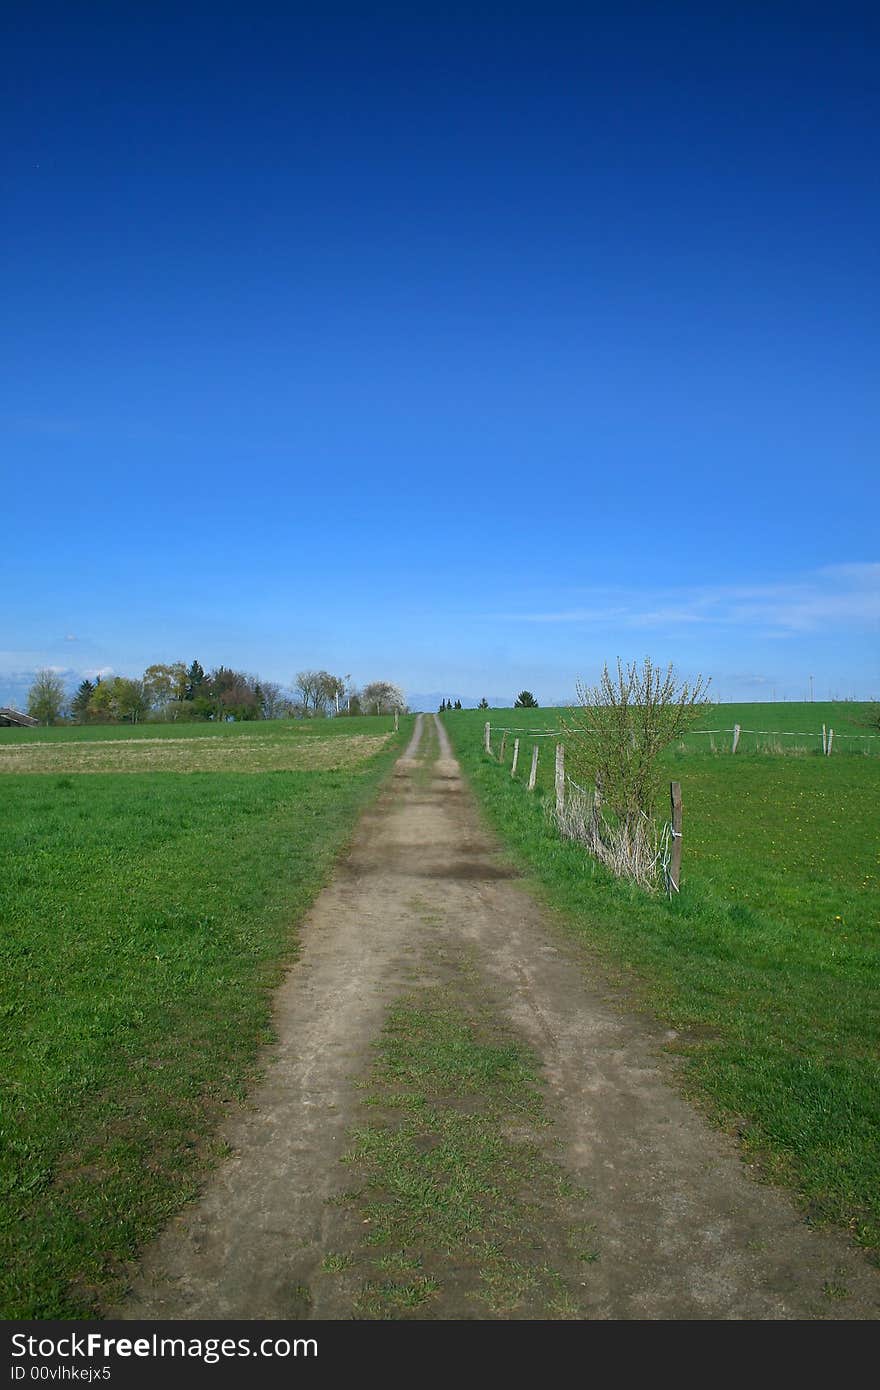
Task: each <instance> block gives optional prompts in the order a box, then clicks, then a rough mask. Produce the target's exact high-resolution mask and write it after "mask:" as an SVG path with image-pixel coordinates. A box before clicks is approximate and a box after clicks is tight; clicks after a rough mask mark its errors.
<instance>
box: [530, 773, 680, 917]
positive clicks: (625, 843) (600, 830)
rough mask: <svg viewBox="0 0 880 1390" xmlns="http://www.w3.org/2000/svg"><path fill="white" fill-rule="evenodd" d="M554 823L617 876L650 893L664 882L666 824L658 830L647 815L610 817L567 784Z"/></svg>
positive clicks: (566, 835) (587, 797)
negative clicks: (562, 804)
mask: <svg viewBox="0 0 880 1390" xmlns="http://www.w3.org/2000/svg"><path fill="white" fill-rule="evenodd" d="M556 823H557V825H558V826H559V831H560V834H562V835H564V836H565V838H566V839H568V840H577V841H578V842H579V843H580V844H582V845H584V846H585V847H586V849H587V850H588V851H589V853H590V854H591V855H592V856H593V858H594V859H597V860H598V861H599V863H600V864H604V865H605V867H606V868H607V869H610V871H611V873H613V874H614V875H615V876H616V877H617V878H626V879H629V881H630V882H631V883H635V884H636V885H637V886H638V887H639V888H643V889H645V890H646V891H647V892H649V893H652V892H655V891H656V890H657V889H658V888H660V887H661V886H663V885H664V880H665V867H666V857H667V854H666V852H667V848H668V841H669V835H668V827H666V826H664V827H663V828H662V829H661V828H660V827H658V826H657V824H656V822H655V821H654V820H652V819H651V818H650V817H649V816H645V815H642V816H638V817H637V818H636V819H634V820H630V821H619V820H613V819H609V817H608V816H607V815H606V814H605V813H604V811H602V810H601V809H600V808H599V807H598V806H597V805H596V803H595V801H594V798H593V797H591V796H589V795H587V794H586V793H584V792H583V791H582V790H581V789H580V788H575V787H572V785H571V783H569V785H568V788H567V795H566V798H565V805H564V806H563V808H562V809H561V810H559V811H557V812H556Z"/></svg>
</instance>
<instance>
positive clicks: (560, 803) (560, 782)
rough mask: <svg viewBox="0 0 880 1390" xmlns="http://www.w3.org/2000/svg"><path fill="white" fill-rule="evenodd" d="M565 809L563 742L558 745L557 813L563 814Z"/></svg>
mask: <svg viewBox="0 0 880 1390" xmlns="http://www.w3.org/2000/svg"><path fill="white" fill-rule="evenodd" d="M564 810H565V748H564V747H563V745H562V744H561V743H557V745H556V814H557V815H561V813H562V812H563V811H564Z"/></svg>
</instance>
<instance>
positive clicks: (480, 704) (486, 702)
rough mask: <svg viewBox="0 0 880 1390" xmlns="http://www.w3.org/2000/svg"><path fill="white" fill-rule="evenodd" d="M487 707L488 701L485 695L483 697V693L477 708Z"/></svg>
mask: <svg viewBox="0 0 880 1390" xmlns="http://www.w3.org/2000/svg"><path fill="white" fill-rule="evenodd" d="M488 708H489V701H488V700H487V699H486V697H485V695H484V696H483V698H482V700H481V701H480V703H479V704H478V705H477V709H488Z"/></svg>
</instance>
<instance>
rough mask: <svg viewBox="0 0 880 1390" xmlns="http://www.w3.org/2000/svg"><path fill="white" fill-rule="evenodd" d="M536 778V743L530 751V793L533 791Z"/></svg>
mask: <svg viewBox="0 0 880 1390" xmlns="http://www.w3.org/2000/svg"><path fill="white" fill-rule="evenodd" d="M537 776H538V745H537V743H536V744H535V746H534V748H533V749H532V766H531V768H530V770H529V791H530V792H533V791H534V790H535V779H536V778H537Z"/></svg>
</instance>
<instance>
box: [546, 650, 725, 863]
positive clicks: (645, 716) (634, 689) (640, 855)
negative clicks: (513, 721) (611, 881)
mask: <svg viewBox="0 0 880 1390" xmlns="http://www.w3.org/2000/svg"><path fill="white" fill-rule="evenodd" d="M708 687H709V682H708V681H706V680H704V679H703V677H702V676H697V678H696V680H695V681H694V682H692V683H691V682H688V681H682V680H680V679H679V678H678V676H677V675H676V673H675V670H674V668H673V665H672V663H671V662H670V664H669V665H668V666H667V667H666V669H665V671H664V670H663V669H662V668H661V667H660V666H656V665H655V664H654V662H652V660H651V658H650V657H645V659H644V661H643V663H642V664H641V666H639V665H638V664H637V663H636V662H630V663H629V664H627V665H626V666H625V665H624V664H623V663H622V662H621V660H620V658H618V661H617V672H616V675H612V674H611V673H610V672H609V670H608V667H607V665H606V666H605V667H604V668H603V671H602V676H601V679H600V681H599V684H598V685H595V686H587V685H584V684H582V683H581V682H578V684H577V687H576V688H577V696H578V702H579V708H578V709H575V710H572V711H570V713H569V714H568V716H567V717H565V718H563V720H562V725H563V729H564V731H565V743H566V750H565V751H566V762H567V764H568V766H569V768H570V769H571V772H572V773H573V774H574V788H575V795H574V796H573V797H572V798H571V812H570V816H568V815H567V814H566V812H564V813H563V815H562V818H561V820H562V821H563V822H564V825H563V824H562V823H561V824H560V829H561V830H562V832H563V834H569V833H573V834H574V838H576V839H580V840H583V842H584V843H586V844H588V845H591V852H592V853H594V854H595V855H596V857H597V858H598V859H600V860H601V862H603V863H606V864H608V867H609V868H611V869H612V870H613V872H614V873H616V874H618V875H619V876H621V877H624V878H629V879H631V880H632V881H633V882H634V883H639V884H640V885H641V886H643V887H648V886H654V885H655V884H656V882H657V877H658V866H659V863H660V857H662V856H661V848H662V845H661V840H662V837H663V835H664V834H665V831H662V830H660V829H658V828H657V826H656V825H655V822H654V812H655V806H656V800H657V793H658V790H659V783H658V775H657V761H658V759H659V757H660V754H661V753H662V752H663V750H664V748H666V747H667V746H668V745H669V744H671V743H674V742H676V741H679V740H681V739H682V738H683V737H684V735H685V734H686V733H688V731H689V730H690V729H691V728H693V726H694V725H695V724H696V723H697V722H698V721H699V719H700V718H701V717H702V714H703V712H704V710H705V709H706V707H707V706H708V705H709V703H710V702H709V697H708ZM594 777H595V779H596V781H597V784H598V785H599V786H600V787H601V797H602V806H601V809H599V808H598V807H597V806H591V805H589V802H590V798H589V796H588V795H587V794H586V793H585V792H584V789H583V787H580V788H578V787H577V783H578V782H581V783H583V782H589V781H591V780H592V779H593V778H594ZM578 797H580V798H581V799H582V800H584V802H585V804H584V805H583V806H582V805H580V804H579V801H578ZM567 810H568V808H567ZM581 822H583V823H581Z"/></svg>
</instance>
